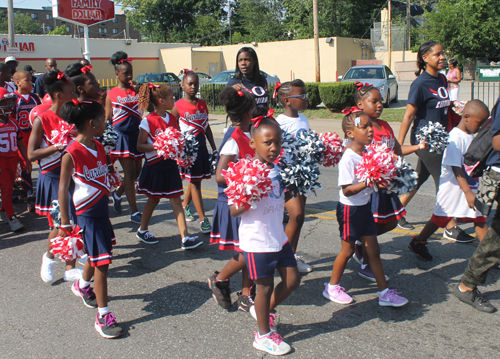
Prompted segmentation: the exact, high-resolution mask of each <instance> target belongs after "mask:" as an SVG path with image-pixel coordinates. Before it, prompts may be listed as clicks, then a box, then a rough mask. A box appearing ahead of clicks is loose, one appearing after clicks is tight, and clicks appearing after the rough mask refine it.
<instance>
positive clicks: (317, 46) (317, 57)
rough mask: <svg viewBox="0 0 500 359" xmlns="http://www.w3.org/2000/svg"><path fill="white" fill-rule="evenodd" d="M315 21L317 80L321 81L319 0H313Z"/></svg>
mask: <svg viewBox="0 0 500 359" xmlns="http://www.w3.org/2000/svg"><path fill="white" fill-rule="evenodd" d="M313 22H314V59H315V63H316V82H320V81H321V77H320V67H319V30H318V0H313Z"/></svg>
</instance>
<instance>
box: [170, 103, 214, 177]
mask: <svg viewBox="0 0 500 359" xmlns="http://www.w3.org/2000/svg"><path fill="white" fill-rule="evenodd" d="M175 107H176V108H177V111H178V112H179V126H180V129H181V131H182V132H186V131H189V132H192V133H193V135H194V136H195V138H196V140H197V141H198V143H199V147H198V155H197V156H196V160H195V161H194V163H193V165H192V166H191V167H189V168H187V169H186V168H182V167H179V172H180V174H181V177H182V178H183V179H184V178H185V179H186V180H188V181H190V182H200V181H201V180H203V179H209V178H211V177H212V170H211V166H210V156H209V154H208V149H207V140H206V135H205V133H206V130H207V126H208V108H207V104H206V103H205V101H203V100H200V99H198V100H197V101H196V106H193V105H192V104H190V103H189V102H187V101H186V100H184V99H180V100H179V101H177V102H176V103H175Z"/></svg>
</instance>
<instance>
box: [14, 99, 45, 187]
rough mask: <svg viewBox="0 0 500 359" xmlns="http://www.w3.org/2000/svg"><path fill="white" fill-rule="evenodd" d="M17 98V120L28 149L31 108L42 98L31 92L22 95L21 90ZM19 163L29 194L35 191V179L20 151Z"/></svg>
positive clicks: (23, 181)
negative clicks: (27, 171) (27, 168)
mask: <svg viewBox="0 0 500 359" xmlns="http://www.w3.org/2000/svg"><path fill="white" fill-rule="evenodd" d="M15 95H16V98H15V101H14V104H15V113H16V121H17V124H18V125H19V129H20V130H21V131H22V132H23V143H24V147H26V150H27V149H28V142H29V139H30V135H31V125H30V121H29V115H30V112H31V110H33V109H34V108H35V107H36V106H38V105H40V100H39V99H38V96H35V95H34V94H32V93H30V94H27V95H21V94H20V93H19V92H17V91H16V92H15ZM19 164H20V165H21V170H22V172H21V178H22V179H23V180H22V182H21V186H22V188H23V190H24V192H25V193H27V194H28V195H29V194H31V193H32V192H33V181H32V179H31V172H29V173H26V162H25V161H24V158H23V156H21V153H20V152H19Z"/></svg>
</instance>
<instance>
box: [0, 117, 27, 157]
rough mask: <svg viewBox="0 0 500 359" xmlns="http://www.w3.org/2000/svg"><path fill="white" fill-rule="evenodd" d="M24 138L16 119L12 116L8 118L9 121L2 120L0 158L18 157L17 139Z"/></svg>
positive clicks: (0, 123)
mask: <svg viewBox="0 0 500 359" xmlns="http://www.w3.org/2000/svg"><path fill="white" fill-rule="evenodd" d="M22 138H23V135H22V133H21V131H20V130H19V126H18V125H17V123H16V121H14V120H12V119H11V118H8V120H7V123H3V122H1V121H0V158H2V159H11V158H14V157H15V158H17V157H18V154H17V141H18V140H21V139H22ZM16 162H17V159H16Z"/></svg>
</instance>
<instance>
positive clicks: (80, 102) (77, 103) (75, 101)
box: [71, 98, 92, 106]
mask: <svg viewBox="0 0 500 359" xmlns="http://www.w3.org/2000/svg"><path fill="white" fill-rule="evenodd" d="M71 102H73V104H74V105H75V106H76V105H81V104H82V103H92V101H78V100H77V99H76V98H74V99H72V100H71Z"/></svg>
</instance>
